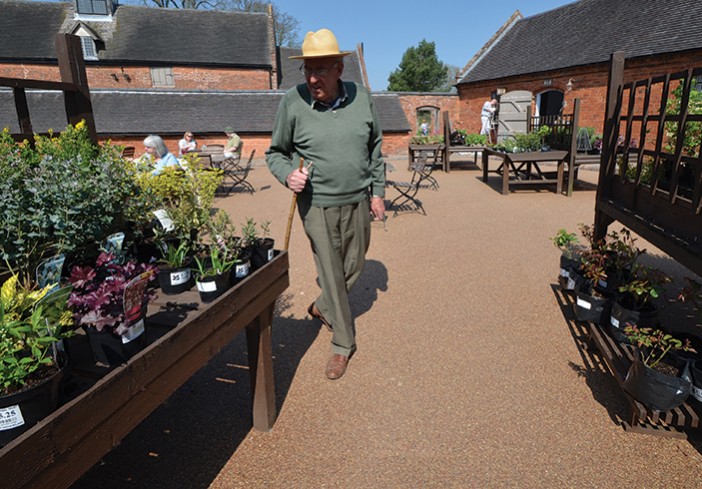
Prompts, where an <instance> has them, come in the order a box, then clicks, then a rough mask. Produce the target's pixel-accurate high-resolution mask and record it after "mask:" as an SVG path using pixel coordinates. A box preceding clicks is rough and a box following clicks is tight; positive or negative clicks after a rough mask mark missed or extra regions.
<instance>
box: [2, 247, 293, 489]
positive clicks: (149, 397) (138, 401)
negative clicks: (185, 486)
mask: <svg viewBox="0 0 702 489" xmlns="http://www.w3.org/2000/svg"><path fill="white" fill-rule="evenodd" d="M288 267H289V265H288V254H287V252H284V251H283V252H279V253H278V254H277V256H276V257H274V258H273V260H271V261H270V262H268V263H267V264H266V265H264V266H263V267H261V268H260V269H258V270H257V271H255V272H254V273H252V274H251V275H250V276H249V277H247V278H246V279H244V280H242V281H241V282H239V283H238V284H237V285H236V286H234V287H232V288H231V289H229V290H228V291H227V292H225V293H224V294H223V295H222V296H221V297H219V298H218V299H216V300H215V301H213V302H212V303H209V304H203V303H202V302H200V300H199V296H198V292H197V290H190V291H187V292H184V293H182V294H178V295H169V296H167V295H164V294H160V297H159V299H157V301H156V302H154V303H151V304H149V309H148V313H147V318H146V327H147V332H149V331H150V330H151V331H158V330H160V331H161V333H160V336H159V337H158V338H156V339H154V338H152V340H153V342H152V343H151V344H149V345H148V346H147V347H146V348H145V349H144V350H142V351H141V352H139V353H138V354H136V355H135V356H133V357H132V358H131V359H130V360H129V361H128V362H127V363H125V364H123V365H120V366H117V367H113V368H111V369H107V368H106V367H105V368H103V372H100V371H99V365H97V366H96V364H95V363H94V362H88V363H87V364H80V363H78V364H73V363H72V367H71V368H72V369H73V370H74V371H77V375H79V376H81V377H82V379H83V380H84V381H85V383H86V388H85V390H84V391H83V392H80V393H77V394H76V395H75V397H73V398H72V399H71V400H69V401H68V402H66V403H65V404H64V405H63V406H61V407H60V408H59V409H58V410H57V411H55V412H54V413H52V414H51V415H50V416H48V417H47V418H45V419H44V420H42V421H40V422H39V423H38V424H37V425H35V426H34V427H33V428H31V429H29V430H28V431H26V432H25V433H23V434H22V435H21V436H19V437H18V438H16V439H15V440H13V441H12V442H10V443H9V444H8V445H6V446H5V447H3V448H2V449H0V473H2V477H3V487H4V488H7V489H17V488H32V489H37V488H39V489H40V488H46V489H49V488H50V489H61V488H68V487H70V485H71V484H72V483H73V482H75V481H76V480H77V479H78V478H80V477H81V475H83V474H84V473H85V472H86V471H88V469H90V467H92V466H93V465H94V464H95V463H97V462H98V461H99V460H100V459H101V458H102V457H103V456H104V455H105V454H106V453H108V452H109V451H110V450H111V449H112V448H113V447H114V446H116V445H117V444H119V442H120V441H121V440H122V438H124V437H125V436H126V435H127V434H128V433H129V432H130V431H131V430H132V429H134V428H135V427H136V426H137V425H138V424H139V423H140V422H141V421H142V420H143V419H145V418H146V417H147V416H148V415H149V414H150V413H151V412H152V411H154V410H155V409H156V408H157V407H158V406H159V405H160V404H161V403H163V402H164V401H165V400H166V399H168V397H169V396H170V395H171V394H172V393H173V392H174V391H175V390H177V389H178V388H179V387H180V386H181V385H182V384H183V383H185V381H186V380H188V379H189V378H190V377H191V376H192V375H193V374H195V372H197V371H198V370H199V369H200V368H201V367H202V366H204V365H205V364H206V363H207V362H208V361H209V360H210V359H211V358H213V357H214V356H215V355H216V354H217V353H218V352H219V351H220V350H221V349H222V348H224V347H225V346H226V345H227V344H228V343H230V342H231V341H232V340H233V339H234V338H235V337H236V336H237V335H238V334H239V333H241V332H242V331H246V340H247V346H248V359H249V373H250V379H251V401H252V418H253V427H254V428H255V429H257V430H260V431H269V430H270V429H271V428H272V427H273V423H274V421H275V417H276V409H275V389H274V382H273V360H272V352H271V323H272V320H273V308H274V305H275V301H276V299H277V298H278V296H279V295H280V294H281V293H282V292H283V291H284V290H285V289H286V288H287V287H288V285H289V277H288ZM85 341H87V340H85ZM71 361H72V362H73V356H72V357H71ZM105 370H106V371H105ZM100 374H102V375H100ZM91 377H92V381H91ZM183 422H184V423H185V422H187V419H184V421H183Z"/></svg>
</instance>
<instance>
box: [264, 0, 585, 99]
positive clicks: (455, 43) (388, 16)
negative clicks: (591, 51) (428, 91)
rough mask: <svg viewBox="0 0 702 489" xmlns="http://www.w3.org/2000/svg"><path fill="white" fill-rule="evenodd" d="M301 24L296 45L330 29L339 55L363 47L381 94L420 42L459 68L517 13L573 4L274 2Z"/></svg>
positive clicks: (510, 0) (528, 0) (503, 0)
mask: <svg viewBox="0 0 702 489" xmlns="http://www.w3.org/2000/svg"><path fill="white" fill-rule="evenodd" d="M274 3H275V4H276V5H277V6H278V7H279V9H280V10H281V11H283V12H285V13H288V14H290V15H292V16H293V17H295V18H296V19H297V20H298V21H299V22H300V40H302V39H303V38H304V36H305V33H307V32H308V31H316V30H318V29H320V28H322V27H326V28H328V29H331V30H332V31H333V32H334V34H336V37H337V39H338V40H339V45H340V48H341V49H342V50H353V49H355V47H356V45H357V44H360V43H362V44H363V47H364V52H365V60H366V69H367V70H368V77H369V82H370V85H371V88H372V89H373V90H385V89H386V88H387V84H388V82H387V79H388V76H389V75H390V73H391V72H392V71H394V70H396V69H397V67H398V66H399V64H400V61H402V55H403V54H404V53H405V51H406V50H407V48H409V47H412V46H417V45H418V44H419V42H420V41H421V40H422V39H426V40H427V41H429V42H433V43H434V44H435V45H436V54H437V56H438V58H439V60H440V61H442V62H444V63H446V64H449V65H455V66H458V67H460V68H462V67H463V66H464V65H465V64H466V63H467V62H468V60H470V58H471V57H472V56H473V55H474V54H475V53H476V52H477V51H478V50H479V49H480V48H481V47H482V46H483V44H485V43H486V42H487V41H488V39H490V37H492V35H493V34H494V33H495V32H496V31H497V30H498V29H499V28H500V27H501V26H502V24H504V23H505V21H506V20H507V19H508V18H509V17H510V16H511V15H512V14H513V13H514V12H515V11H516V10H519V11H520V12H521V13H522V15H523V16H524V17H529V16H532V15H535V14H539V13H541V12H546V11H548V10H551V9H554V8H556V7H560V6H562V5H566V4H569V3H573V0H486V1H454V2H446V1H435V2H431V3H428V2H423V1H422V0H419V1H407V0H355V1H354V2H335V1H332V0H324V1H322V0H306V1H304V2H301V1H300V0H274Z"/></svg>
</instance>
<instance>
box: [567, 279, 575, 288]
mask: <svg viewBox="0 0 702 489" xmlns="http://www.w3.org/2000/svg"><path fill="white" fill-rule="evenodd" d="M566 289H568V290H574V289H575V280H573V279H572V278H570V276H568V285H566Z"/></svg>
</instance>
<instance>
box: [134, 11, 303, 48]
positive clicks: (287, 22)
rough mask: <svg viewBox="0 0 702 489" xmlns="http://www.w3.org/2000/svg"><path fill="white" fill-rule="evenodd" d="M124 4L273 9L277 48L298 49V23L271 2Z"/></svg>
mask: <svg viewBox="0 0 702 489" xmlns="http://www.w3.org/2000/svg"><path fill="white" fill-rule="evenodd" d="M125 3H136V4H143V5H146V6H153V7H158V8H174V9H194V10H198V9H199V10H235V11H239V12H262V13H266V12H268V6H269V5H270V6H271V7H273V27H274V29H275V42H276V44H277V45H278V46H283V47H299V46H300V37H299V26H300V22H299V21H298V20H297V19H296V18H295V17H293V16H292V15H289V14H286V13H285V12H283V11H282V10H280V9H279V8H278V7H276V5H275V3H273V2H265V1H261V0H136V1H131V2H129V1H128V2H125Z"/></svg>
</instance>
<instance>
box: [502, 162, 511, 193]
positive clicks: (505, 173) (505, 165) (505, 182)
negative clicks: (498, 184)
mask: <svg viewBox="0 0 702 489" xmlns="http://www.w3.org/2000/svg"><path fill="white" fill-rule="evenodd" d="M509 163H510V162H509V159H508V158H507V156H503V157H502V195H507V194H509Z"/></svg>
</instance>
